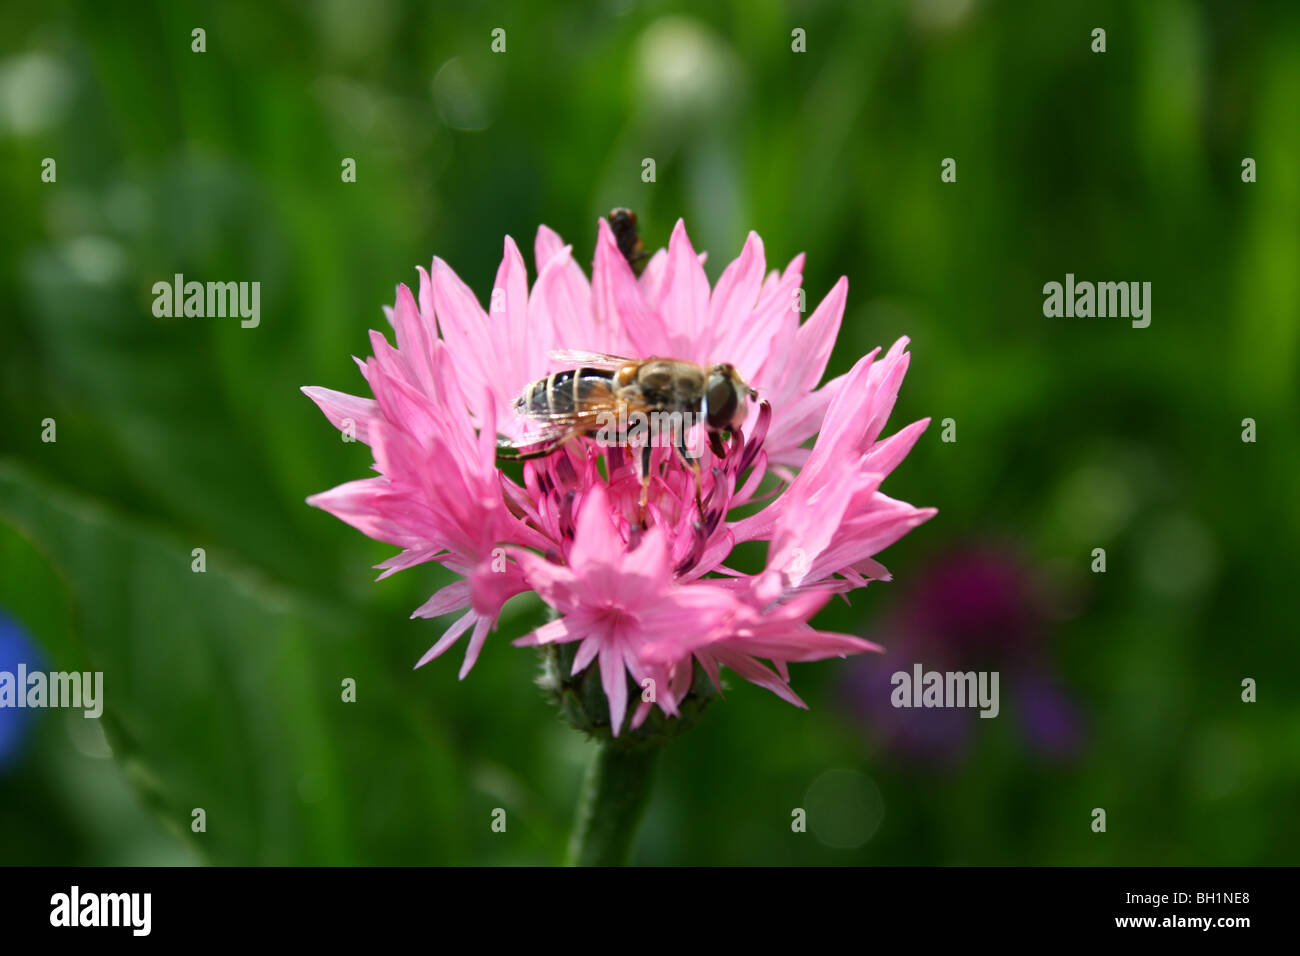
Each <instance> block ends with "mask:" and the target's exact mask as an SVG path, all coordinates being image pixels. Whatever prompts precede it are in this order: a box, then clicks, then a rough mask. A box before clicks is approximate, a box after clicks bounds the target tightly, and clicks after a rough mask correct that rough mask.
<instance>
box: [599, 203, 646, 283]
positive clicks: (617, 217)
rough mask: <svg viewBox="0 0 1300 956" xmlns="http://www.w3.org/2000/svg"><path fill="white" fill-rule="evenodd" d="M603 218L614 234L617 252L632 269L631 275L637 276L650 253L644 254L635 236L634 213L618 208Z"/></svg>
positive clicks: (636, 235) (642, 246) (641, 243)
mask: <svg viewBox="0 0 1300 956" xmlns="http://www.w3.org/2000/svg"><path fill="white" fill-rule="evenodd" d="M605 218H607V219H608V220H609V228H610V229H611V230H612V231H613V233H614V241H615V242H616V243H618V251H619V252H621V253H623V258H624V259H626V260H627V264H628V265H630V266H631V267H632V273H633V274H634V275H638V276H639V275H640V274H641V271H642V270H643V269H644V268H645V264H646V260H647V259H649V258H650V253H648V252H646V249H645V243H644V242H642V241H641V237H640V236H639V235H638V234H637V229H636V213H634V212H633V211H632V210H631V209H625V208H623V207H622V206H619V207H618V208H616V209H611V210H610V211H609V215H608V216H607V217H605Z"/></svg>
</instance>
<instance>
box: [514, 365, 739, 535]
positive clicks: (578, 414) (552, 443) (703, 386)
mask: <svg viewBox="0 0 1300 956" xmlns="http://www.w3.org/2000/svg"><path fill="white" fill-rule="evenodd" d="M550 357H551V358H552V359H553V360H555V361H557V362H562V363H565V364H568V365H572V366H574V367H572V368H568V369H565V370H564V371H560V372H553V373H551V374H550V375H548V376H546V377H545V378H541V379H538V380H537V381H535V382H533V383H532V384H530V385H529V386H528V387H527V388H525V389H524V390H523V392H522V393H521V394H520V395H519V397H518V398H516V399H515V403H514V408H515V411H516V412H517V413H518V414H519V415H521V416H522V417H524V418H527V419H531V420H533V421H536V422H539V423H540V424H541V425H542V429H541V433H540V434H538V435H536V436H534V437H532V438H530V439H527V440H526V442H524V443H521V444H514V443H510V442H504V443H503V444H502V445H501V446H500V447H501V448H502V449H503V450H504V451H506V452H507V453H511V452H512V453H513V454H507V455H506V457H509V458H513V459H514V460H517V461H527V460H530V459H534V458H543V457H545V456H546V455H549V454H551V453H552V452H553V451H555V450H557V449H558V448H560V447H561V446H562V445H564V444H565V443H566V442H568V441H569V440H570V439H573V438H576V437H578V436H582V435H595V434H598V433H605V432H606V430H607V429H608V428H609V423H610V422H615V423H618V424H619V425H620V426H622V427H624V428H625V427H626V423H627V422H629V421H631V420H634V416H636V415H638V414H639V415H640V416H643V419H642V420H644V419H645V418H649V417H650V416H651V415H653V414H655V413H678V414H679V415H681V416H682V418H681V419H679V420H678V421H681V420H683V419H684V420H686V421H692V420H693V421H698V422H700V423H701V424H703V426H704V429H705V432H706V433H707V434H708V437H709V445H710V447H711V448H712V449H713V453H714V454H715V455H717V456H718V457H722V456H723V455H724V454H725V450H724V447H723V444H722V440H721V435H722V433H723V432H728V431H731V430H733V429H737V428H739V427H740V426H741V424H742V423H743V422H744V420H745V415H746V412H747V411H748V402H749V400H752V399H756V398H757V397H758V393H757V392H756V391H755V390H754V389H752V388H750V387H749V386H748V385H746V384H745V382H744V380H743V379H742V378H741V377H740V373H739V372H737V371H736V367H735V366H734V365H731V364H729V363H726V362H722V363H718V364H716V365H710V366H708V367H705V366H702V365H696V364H695V363H694V362H687V361H684V360H682V359H672V358H659V357H654V358H647V359H633V358H624V357H622V356H618V355H606V354H604V353H600V352H583V351H573V350H564V351H557V352H551V353H550ZM687 430H688V429H685V428H683V429H678V430H676V431H675V432H674V436H673V437H674V438H675V441H674V442H673V443H672V446H673V448H674V449H675V451H676V452H677V455H678V457H679V458H680V459H681V460H682V462H683V463H684V464H685V465H686V466H687V467H688V468H690V469H691V471H692V472H693V473H694V475H695V502H696V505H697V507H698V506H699V505H700V465H699V462H698V460H696V458H694V457H692V456H691V455H689V454H688V453H687V450H686V431H687ZM616 437H617V438H619V439H625V438H626V435H625V434H622V433H620V434H618V435H617V436H616ZM651 451H652V445H651V444H650V443H649V442H647V443H646V444H645V445H644V446H643V447H642V449H641V507H642V510H643V513H644V508H645V503H646V496H647V493H648V491H649V487H650V456H651ZM700 513H701V514H703V509H702V508H701V512H700Z"/></svg>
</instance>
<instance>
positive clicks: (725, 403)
mask: <svg viewBox="0 0 1300 956" xmlns="http://www.w3.org/2000/svg"><path fill="white" fill-rule="evenodd" d="M705 397H706V399H707V400H708V403H709V418H708V421H707V423H706V424H707V425H708V427H709V428H711V429H713V430H714V431H721V430H722V429H724V428H727V427H728V426H729V425H730V424H731V419H732V418H733V417H735V414H736V406H737V405H738V404H739V401H740V400H739V399H738V398H737V397H736V389H735V388H734V387H733V386H732V384H731V382H730V380H728V379H727V378H726V377H725V376H722V375H713V376H711V377H710V378H709V390H708V392H707V394H706V396H705Z"/></svg>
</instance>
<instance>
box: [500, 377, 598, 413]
mask: <svg viewBox="0 0 1300 956" xmlns="http://www.w3.org/2000/svg"><path fill="white" fill-rule="evenodd" d="M613 379H614V373H613V372H612V371H609V370H607V369H598V368H571V369H566V370H565V371H563V372H554V373H552V374H551V375H548V376H547V377H546V378H542V379H538V380H537V381H536V382H533V384H531V385H529V386H528V388H526V389H524V393H523V394H522V395H520V396H519V398H517V399H516V400H515V410H516V411H518V412H519V414H520V415H525V416H527V417H529V418H555V417H559V416H568V415H574V414H578V413H580V412H581V411H582V409H583V408H585V407H588V406H589V405H590V404H591V402H592V401H593V400H599V399H605V400H608V397H609V395H610V393H611V391H612V389H611V384H612V382H613Z"/></svg>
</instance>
